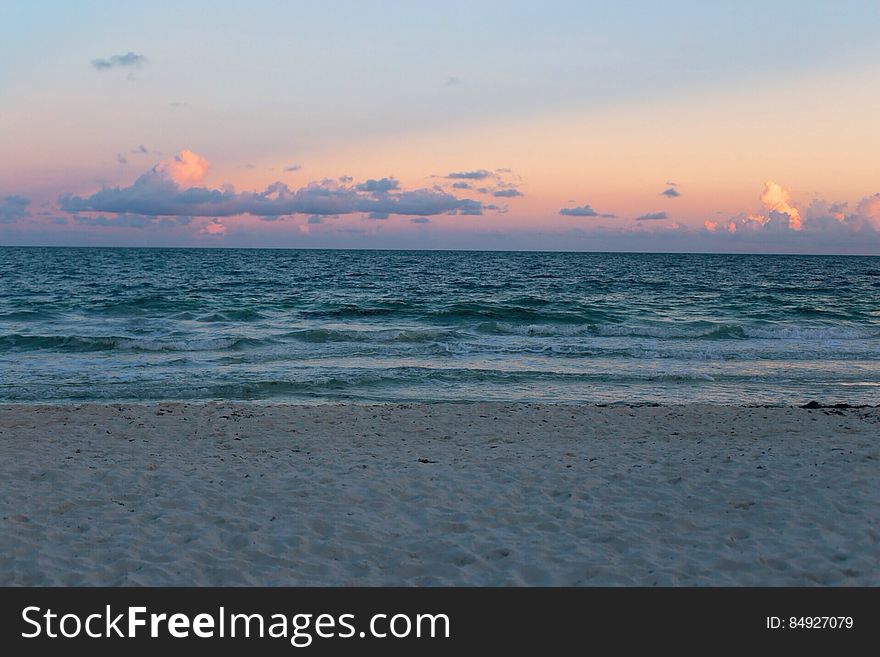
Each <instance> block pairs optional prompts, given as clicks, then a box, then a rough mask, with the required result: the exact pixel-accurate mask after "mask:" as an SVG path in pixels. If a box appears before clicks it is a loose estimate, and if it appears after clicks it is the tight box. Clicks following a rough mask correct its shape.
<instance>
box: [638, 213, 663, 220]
mask: <svg viewBox="0 0 880 657" xmlns="http://www.w3.org/2000/svg"><path fill="white" fill-rule="evenodd" d="M662 219H669V215H667V214H666V213H665V212H648V213H646V214H640V215H639V216H638V217H636V221H660V220H662Z"/></svg>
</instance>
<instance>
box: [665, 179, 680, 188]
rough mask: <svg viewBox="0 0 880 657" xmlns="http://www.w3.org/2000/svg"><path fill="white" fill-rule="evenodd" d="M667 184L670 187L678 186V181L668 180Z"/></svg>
mask: <svg viewBox="0 0 880 657" xmlns="http://www.w3.org/2000/svg"><path fill="white" fill-rule="evenodd" d="M666 184H667V185H669V186H670V187H678V183H677V182H672V181H671V180H667V181H666Z"/></svg>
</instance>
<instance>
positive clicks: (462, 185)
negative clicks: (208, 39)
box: [452, 182, 472, 189]
mask: <svg viewBox="0 0 880 657" xmlns="http://www.w3.org/2000/svg"><path fill="white" fill-rule="evenodd" d="M471 188H472V185H471V184H470V183H466V182H454V183H452V189H471Z"/></svg>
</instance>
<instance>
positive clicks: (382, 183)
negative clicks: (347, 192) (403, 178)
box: [354, 178, 400, 194]
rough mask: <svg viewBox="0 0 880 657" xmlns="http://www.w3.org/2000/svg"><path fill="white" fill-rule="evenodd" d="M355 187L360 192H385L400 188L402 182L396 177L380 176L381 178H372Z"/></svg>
mask: <svg viewBox="0 0 880 657" xmlns="http://www.w3.org/2000/svg"><path fill="white" fill-rule="evenodd" d="M354 188H355V189H356V190H358V191H359V192H375V193H377V194H384V193H385V192H390V191H392V190H395V189H400V183H399V182H398V181H397V180H395V179H394V178H380V179H379V180H374V179H372V178H370V179H369V180H367V181H366V182H362V183H360V184H359V185H355V186H354Z"/></svg>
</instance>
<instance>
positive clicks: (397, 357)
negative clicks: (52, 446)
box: [0, 248, 880, 405]
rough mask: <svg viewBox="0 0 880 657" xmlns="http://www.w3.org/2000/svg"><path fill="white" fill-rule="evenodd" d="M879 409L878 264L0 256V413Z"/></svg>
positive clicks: (280, 253)
mask: <svg viewBox="0 0 880 657" xmlns="http://www.w3.org/2000/svg"><path fill="white" fill-rule="evenodd" d="M137 400H141V401H146V400H264V401H291V402H321V401H346V402H358V403H360V402H382V401H435V400H523V401H547V402H575V401H577V402H581V401H583V402H597V403H613V402H659V403H682V402H690V401H701V402H718V403H732V404H774V405H775V404H801V403H804V402H807V401H809V400H818V401H820V402H822V403H834V402H848V403H852V404H878V403H880V258H872V257H840V256H809V257H801V256H763V255H761V256H757V255H755V256H751V255H661V254H609V253H507V252H441V251H433V252H432V251H418V252H417V251H309V250H249V249H241V250H238V249H115V248H95V249H79V248H0V401H3V402H71V401H76V402H80V401H137Z"/></svg>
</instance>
